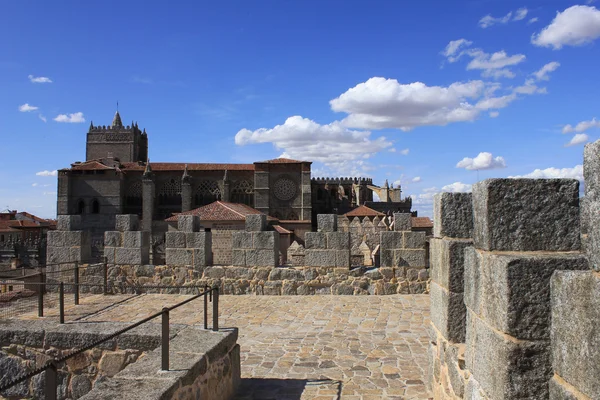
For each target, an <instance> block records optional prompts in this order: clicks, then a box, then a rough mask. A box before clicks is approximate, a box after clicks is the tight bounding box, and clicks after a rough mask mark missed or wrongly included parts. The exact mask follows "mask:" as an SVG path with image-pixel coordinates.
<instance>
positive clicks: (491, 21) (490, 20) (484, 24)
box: [479, 7, 529, 28]
mask: <svg viewBox="0 0 600 400" xmlns="http://www.w3.org/2000/svg"><path fill="white" fill-rule="evenodd" d="M528 12H529V10H527V8H525V7H522V8H519V9H518V10H517V11H515V13H514V17H513V12H512V11H511V12H509V13H508V14H506V15H505V16H504V17H498V18H494V17H492V16H491V15H489V14H488V15H486V16H485V17H483V18H481V19H480V20H479V27H481V28H489V27H490V26H492V25H496V24H507V23H509V22H510V21H520V20H522V19H525V17H527V13H528Z"/></svg>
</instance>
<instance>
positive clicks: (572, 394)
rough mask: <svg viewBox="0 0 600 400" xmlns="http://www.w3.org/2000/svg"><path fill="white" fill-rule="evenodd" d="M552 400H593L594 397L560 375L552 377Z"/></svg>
mask: <svg viewBox="0 0 600 400" xmlns="http://www.w3.org/2000/svg"><path fill="white" fill-rule="evenodd" d="M550 400H592V397H589V396H586V395H585V394H583V393H581V392H580V391H578V390H577V389H576V388H574V387H573V386H571V385H569V384H568V383H567V382H566V381H565V380H563V379H561V378H560V377H559V376H558V375H554V376H553V377H552V379H550Z"/></svg>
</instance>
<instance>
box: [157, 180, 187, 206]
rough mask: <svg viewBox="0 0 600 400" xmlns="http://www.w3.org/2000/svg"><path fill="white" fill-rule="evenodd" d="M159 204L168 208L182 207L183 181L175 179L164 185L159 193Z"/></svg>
mask: <svg viewBox="0 0 600 400" xmlns="http://www.w3.org/2000/svg"><path fill="white" fill-rule="evenodd" d="M158 204H159V205H167V206H179V205H181V180H179V179H174V178H173V179H170V180H168V181H167V182H165V183H163V185H162V187H161V188H160V191H159V192H158Z"/></svg>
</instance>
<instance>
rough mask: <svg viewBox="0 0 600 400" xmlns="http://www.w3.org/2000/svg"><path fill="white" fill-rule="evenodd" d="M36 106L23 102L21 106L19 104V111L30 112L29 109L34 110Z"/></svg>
mask: <svg viewBox="0 0 600 400" xmlns="http://www.w3.org/2000/svg"><path fill="white" fill-rule="evenodd" d="M38 108H39V107H36V106H32V105H29V103H25V104H23V105H22V106H19V111H21V112H30V111H35V110H37V109H38Z"/></svg>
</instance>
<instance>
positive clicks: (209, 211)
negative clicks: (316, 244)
mask: <svg viewBox="0 0 600 400" xmlns="http://www.w3.org/2000/svg"><path fill="white" fill-rule="evenodd" d="M250 214H262V213H261V212H260V211H258V210H256V209H254V208H252V207H250V206H247V205H245V204H238V203H227V202H225V201H215V202H213V203H210V204H208V205H206V206H203V207H200V208H196V209H194V210H190V211H186V212H182V213H179V214H175V215H173V216H172V217H169V218H167V219H165V221H167V222H176V221H177V216H178V215H197V216H198V217H200V220H201V221H245V220H246V215H250ZM267 220H269V221H277V219H276V218H273V217H269V216H267Z"/></svg>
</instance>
